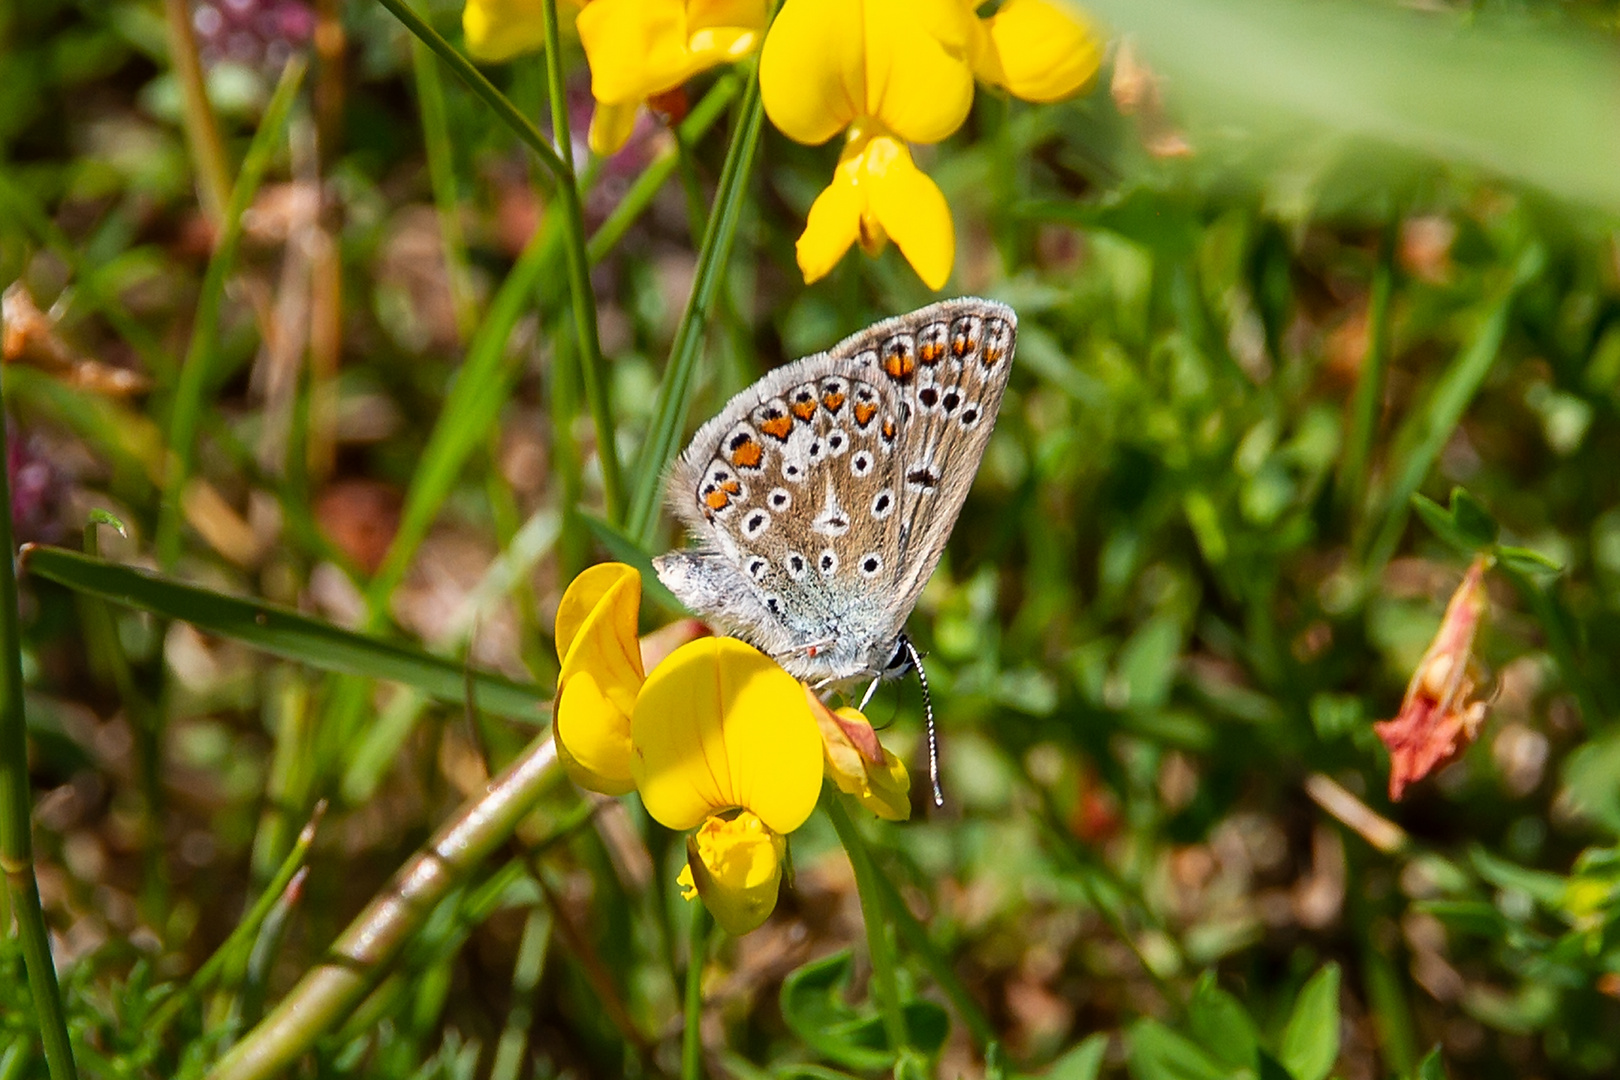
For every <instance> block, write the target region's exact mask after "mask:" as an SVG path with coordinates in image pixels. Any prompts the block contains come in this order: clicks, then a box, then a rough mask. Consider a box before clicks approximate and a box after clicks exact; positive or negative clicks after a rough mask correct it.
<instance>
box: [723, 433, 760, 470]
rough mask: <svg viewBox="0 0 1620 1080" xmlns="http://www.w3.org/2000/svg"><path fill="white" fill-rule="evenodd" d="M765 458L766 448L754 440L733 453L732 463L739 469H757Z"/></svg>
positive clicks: (750, 440)
mask: <svg viewBox="0 0 1620 1080" xmlns="http://www.w3.org/2000/svg"><path fill="white" fill-rule="evenodd" d="M764 457H765V448H764V447H763V446H761V445H759V443H757V442H755V441H754V440H752V439H749V440H748V441H747V442H745V443H743V444H742V445H741V446H739V447H737V448H736V449H735V450H733V451H732V452H731V463H732V464H733V465H735V466H737V467H738V468H739V469H757V468H759V463H760V461H761V460H763V459H764Z"/></svg>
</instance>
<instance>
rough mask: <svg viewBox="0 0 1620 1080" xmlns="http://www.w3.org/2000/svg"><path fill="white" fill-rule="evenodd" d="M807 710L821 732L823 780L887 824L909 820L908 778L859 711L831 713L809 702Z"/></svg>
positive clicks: (817, 703) (909, 790) (904, 769)
mask: <svg viewBox="0 0 1620 1080" xmlns="http://www.w3.org/2000/svg"><path fill="white" fill-rule="evenodd" d="M810 711H811V714H812V715H814V716H815V718H816V723H817V725H818V727H819V728H820V729H821V738H822V751H823V754H824V764H825V768H826V775H827V778H828V779H830V780H831V781H832V782H833V783H834V784H837V785H838V790H840V791H842V792H844V793H845V794H847V795H853V796H855V798H856V799H857V800H859V801H860V803H861V805H862V806H864V807H866V808H867V809H868V810H870V811H872V813H874V814H876V815H877V816H878V817H880V818H884V819H886V820H888V821H905V820H906V819H908V818H909V817H911V777H910V775H909V774H908V773H907V772H906V767H905V765H904V764H902V763H901V761H900V759H899V758H897V757H895V756H894V754H892V753H890V752H889V751H888V750H887V749H886V748H884V747H883V746H882V745H880V744H879V743H878V741H877V733H876V732H874V731H873V730H872V725H871V722H870V721H868V720H867V719H866V717H865V716H863V715H862V714H861V712H860V710H858V709H851V708H847V707H846V708H842V709H839V710H838V711H837V712H832V711H829V710H828V709H827V708H826V706H824V705H821V703H820V702H819V701H814V700H813V699H812V704H811V709H810Z"/></svg>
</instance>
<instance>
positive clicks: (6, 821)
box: [0, 402, 78, 1080]
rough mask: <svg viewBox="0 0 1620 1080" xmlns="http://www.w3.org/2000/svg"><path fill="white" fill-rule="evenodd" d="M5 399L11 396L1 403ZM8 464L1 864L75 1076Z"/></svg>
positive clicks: (51, 1045)
mask: <svg viewBox="0 0 1620 1080" xmlns="http://www.w3.org/2000/svg"><path fill="white" fill-rule="evenodd" d="M0 405H3V402H0ZM5 445H6V424H5V410H4V408H0V446H5ZM7 472H8V471H7V470H6V469H4V468H0V556H3V557H0V654H3V655H0V871H4V874H5V889H6V893H7V895H8V896H9V897H10V905H9V906H10V909H11V916H12V918H14V919H15V920H16V922H17V936H18V938H19V940H20V941H21V943H22V954H23V964H24V966H25V967H27V969H28V987H29V990H30V991H31V993H32V996H33V999H34V1015H35V1017H36V1018H37V1019H38V1022H39V1032H40V1037H41V1039H42V1041H43V1042H44V1044H45V1064H46V1067H47V1068H48V1069H49V1070H50V1074H51V1080H74V1078H75V1077H76V1076H78V1069H77V1068H76V1067H75V1065H74V1063H73V1046H72V1044H71V1043H69V1042H68V1033H67V1021H66V1019H65V1015H64V1011H63V1008H62V994H61V988H60V986H59V985H58V984H57V981H56V964H55V962H54V961H53V960H52V959H51V942H50V936H49V934H48V933H47V931H46V929H45V910H44V908H43V907H42V906H41V904H40V898H39V880H38V878H36V877H35V876H34V835H33V805H32V799H31V798H30V797H29V782H28V720H27V717H26V715H25V713H24V712H23V676H22V651H23V642H22V625H21V622H22V620H21V617H20V616H19V613H18V610H17V571H16V562H15V561H14V560H13V559H12V557H11V553H12V552H13V551H15V550H16V541H15V540H13V539H12V533H11V482H10V478H9V476H8V475H7Z"/></svg>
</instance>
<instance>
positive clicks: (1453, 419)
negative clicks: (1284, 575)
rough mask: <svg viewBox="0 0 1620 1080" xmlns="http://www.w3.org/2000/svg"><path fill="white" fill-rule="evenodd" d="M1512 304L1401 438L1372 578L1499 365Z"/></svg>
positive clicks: (1496, 313)
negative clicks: (1476, 396)
mask: <svg viewBox="0 0 1620 1080" xmlns="http://www.w3.org/2000/svg"><path fill="white" fill-rule="evenodd" d="M1512 304H1513V293H1512V292H1509V293H1508V294H1507V295H1506V296H1503V297H1501V298H1500V299H1498V300H1497V301H1496V302H1495V303H1494V304H1492V305H1491V306H1490V307H1489V308H1488V309H1487V310H1486V312H1485V314H1484V316H1483V318H1481V320H1480V324H1479V329H1478V330H1477V331H1475V333H1474V336H1473V339H1472V340H1471V341H1470V342H1469V343H1468V347H1467V348H1466V349H1464V350H1463V351H1462V353H1461V355H1459V356H1458V357H1457V358H1456V359H1455V360H1453V361H1452V362H1451V366H1450V367H1448V368H1447V369H1446V371H1445V374H1443V375H1442V376H1441V377H1440V381H1439V382H1438V383H1436V384H1435V387H1434V389H1433V390H1432V391H1431V392H1430V393H1429V395H1428V397H1427V399H1426V400H1424V401H1423V403H1422V404H1420V405H1418V406H1417V408H1416V410H1415V411H1414V412H1413V414H1412V416H1411V417H1410V418H1408V420H1407V422H1406V424H1405V426H1404V428H1403V430H1402V432H1401V434H1400V436H1399V437H1397V439H1396V441H1395V445H1396V446H1397V447H1401V448H1404V453H1402V454H1401V455H1400V456H1399V457H1398V458H1397V460H1396V462H1395V463H1394V464H1393V465H1392V467H1391V469H1390V473H1391V476H1392V479H1391V481H1390V488H1389V491H1388V493H1387V494H1386V497H1385V501H1384V506H1385V510H1384V519H1383V522H1382V523H1381V524H1380V526H1379V529H1378V534H1377V538H1376V539H1375V540H1374V541H1373V544H1372V547H1371V549H1370V553H1369V555H1368V559H1367V570H1368V571H1369V572H1376V571H1377V570H1378V569H1379V568H1380V567H1382V566H1383V565H1384V564H1385V563H1386V562H1388V561H1389V559H1390V556H1392V555H1393V554H1394V553H1395V547H1396V545H1397V544H1399V543H1400V539H1401V531H1402V530H1403V529H1404V528H1405V527H1406V518H1407V515H1408V514H1409V513H1410V512H1411V504H1412V493H1413V492H1415V491H1416V490H1417V489H1418V485H1419V484H1421V483H1423V478H1424V477H1425V476H1427V475H1428V474H1429V469H1430V468H1431V467H1432V466H1433V465H1434V462H1435V460H1436V459H1437V458H1438V457H1439V456H1440V451H1441V450H1442V449H1443V448H1444V447H1445V445H1446V440H1447V439H1449V438H1451V433H1452V431H1453V430H1455V429H1456V427H1457V423H1458V422H1459V421H1460V420H1461V419H1462V415H1463V413H1464V412H1465V411H1466V410H1467V408H1468V403H1469V402H1471V401H1473V400H1474V394H1475V393H1477V392H1478V390H1479V387H1480V384H1481V383H1483V382H1484V381H1485V376H1486V375H1487V374H1489V372H1490V370H1491V365H1492V364H1493V363H1495V361H1496V356H1497V353H1498V352H1500V351H1501V348H1502V338H1503V336H1504V335H1505V334H1506V333H1507V325H1508V313H1509V310H1510V309H1511V307H1512Z"/></svg>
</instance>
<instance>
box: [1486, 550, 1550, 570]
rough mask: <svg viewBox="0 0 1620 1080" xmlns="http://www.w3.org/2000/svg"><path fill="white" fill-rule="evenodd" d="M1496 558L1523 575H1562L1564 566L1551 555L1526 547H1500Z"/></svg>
mask: <svg viewBox="0 0 1620 1080" xmlns="http://www.w3.org/2000/svg"><path fill="white" fill-rule="evenodd" d="M1496 558H1497V560H1498V561H1500V562H1502V563H1505V564H1506V565H1508V566H1510V567H1512V568H1513V569H1515V570H1517V571H1519V572H1520V573H1521V574H1561V573H1563V572H1564V564H1563V563H1561V562H1559V561H1558V560H1557V559H1554V558H1553V557H1552V556H1550V555H1543V554H1542V553H1541V552H1539V551H1532V550H1531V549H1530V548H1526V547H1499V548H1497V549H1496Z"/></svg>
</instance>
